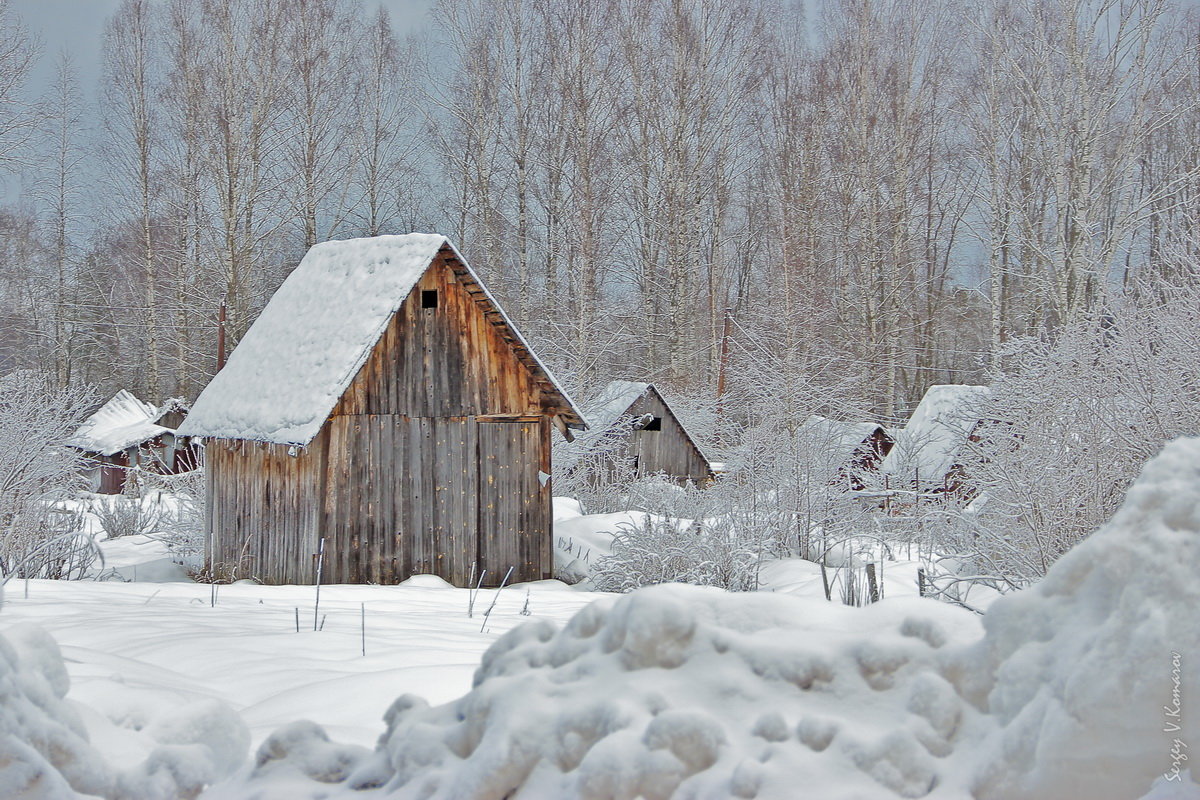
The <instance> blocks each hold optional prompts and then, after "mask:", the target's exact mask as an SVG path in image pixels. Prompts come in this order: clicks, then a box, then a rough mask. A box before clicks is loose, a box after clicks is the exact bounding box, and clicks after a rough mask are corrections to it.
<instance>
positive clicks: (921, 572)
mask: <svg viewBox="0 0 1200 800" xmlns="http://www.w3.org/2000/svg"><path fill="white" fill-rule="evenodd" d="M917 594H919V595H921V597H924V596H925V568H924V567H920V568H919V569H917Z"/></svg>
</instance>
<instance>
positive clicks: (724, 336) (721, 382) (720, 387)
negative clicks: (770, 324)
mask: <svg viewBox="0 0 1200 800" xmlns="http://www.w3.org/2000/svg"><path fill="white" fill-rule="evenodd" d="M732 320H733V309H732V308H729V307H728V306H726V308H725V326H724V329H723V330H722V332H721V360H720V361H719V362H718V364H717V416H718V417H719V416H722V415H723V413H724V410H725V409H724V398H725V372H726V368H727V365H728V362H729V326H730V324H731V322H732Z"/></svg>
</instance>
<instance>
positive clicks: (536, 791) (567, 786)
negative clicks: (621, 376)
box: [0, 440, 1200, 800]
mask: <svg viewBox="0 0 1200 800" xmlns="http://www.w3.org/2000/svg"><path fill="white" fill-rule="evenodd" d="M1198 562H1200V440H1184V441H1180V442H1176V443H1174V444H1172V445H1170V446H1169V447H1168V448H1167V449H1166V450H1165V451H1164V453H1163V454H1162V455H1161V456H1159V457H1158V458H1157V459H1155V460H1154V461H1153V462H1151V464H1149V465H1148V466H1147V467H1146V469H1145V470H1144V472H1143V475H1142V477H1141V479H1140V480H1139V481H1138V483H1137V484H1136V485H1135V486H1134V487H1133V489H1131V490H1130V492H1129V496H1128V498H1127V500H1126V503H1125V505H1124V506H1123V507H1122V509H1121V511H1120V512H1119V513H1118V514H1117V515H1116V516H1115V517H1114V519H1113V521H1112V522H1111V523H1110V524H1109V525H1107V526H1106V527H1105V528H1104V529H1102V530H1101V531H1100V532H1098V533H1097V534H1095V535H1094V536H1093V537H1091V538H1090V539H1088V540H1086V541H1085V542H1083V543H1082V544H1080V545H1079V546H1078V547H1077V548H1076V549H1075V550H1073V551H1072V552H1071V553H1069V554H1067V555H1066V556H1065V557H1064V558H1062V559H1061V560H1060V561H1059V562H1058V564H1056V565H1055V566H1054V567H1053V568H1052V569H1051V571H1050V573H1049V575H1048V576H1047V577H1046V579H1045V580H1044V581H1043V582H1042V583H1040V584H1038V585H1037V586H1035V587H1034V588H1032V589H1030V590H1028V591H1025V592H1022V593H1019V594H1016V595H1012V596H1008V597H1004V598H1001V599H999V600H997V601H995V602H994V603H993V604H992V606H991V607H990V609H989V610H988V612H987V614H986V615H985V616H984V617H983V618H982V620H981V619H980V618H979V617H977V616H975V615H973V614H971V613H970V612H967V611H965V610H962V609H958V608H955V607H952V606H949V605H946V604H941V603H937V602H934V601H932V600H928V599H922V598H914V597H900V596H896V595H894V594H892V592H891V584H888V580H889V576H888V575H887V572H886V570H887V568H886V567H885V577H884V582H885V595H887V597H886V599H884V600H883V601H882V602H880V603H877V604H874V605H871V606H868V607H865V608H850V607H845V606H841V605H838V604H830V603H827V602H825V601H824V600H823V599H814V598H813V597H812V594H813V589H814V588H817V591H820V589H819V588H818V587H819V576H818V578H817V583H816V584H814V582H813V581H812V579H811V568H809V572H810V575H809V577H808V578H807V579H805V578H804V576H803V574H802V570H801V569H800V567H799V565H795V564H789V563H781V564H778V565H776V566H771V565H767V569H766V570H764V571H765V572H766V573H767V578H768V583H769V585H771V586H772V588H785V590H786V589H790V590H794V591H798V592H800V593H801V594H803V595H806V596H795V595H790V594H786V593H784V592H774V593H767V592H757V593H745V594H727V593H724V592H721V591H719V590H716V589H705V588H700V587H688V586H679V585H668V586H660V587H651V588H649V589H644V590H641V591H638V592H635V593H632V594H629V595H625V596H620V597H614V596H599V595H595V594H588V593H584V592H579V591H575V590H572V589H570V588H567V587H565V586H563V585H562V584H559V583H557V582H540V583H535V584H530V585H527V586H514V587H509V588H508V589H505V590H503V592H501V593H500V595H499V600H498V602H497V604H496V608H495V610H494V611H493V614H492V617H491V618H490V622H488V623H486V625H485V627H487V628H488V630H487V631H486V632H482V633H481V632H480V626H481V625H484V620H483V619H482V614H483V612H484V611H486V610H487V607H488V606H489V604H490V603H491V601H492V599H493V597H495V596H496V592H495V591H491V590H484V591H482V592H481V593H480V594H479V596H478V597H477V598H476V601H475V616H474V617H473V618H468V617H467V615H466V607H467V603H468V602H469V600H468V598H469V592H467V591H466V590H460V589H453V588H448V587H446V586H445V584H443V583H441V582H440V581H438V580H437V579H433V578H429V577H418V578H415V579H413V580H411V581H409V582H407V583H406V584H404V585H401V586H399V587H370V586H356V587H342V586H338V587H323V588H322V592H321V594H322V599H321V605H322V609H323V610H322V612H321V613H322V615H323V617H324V620H325V627H324V630H322V631H319V632H314V631H313V630H311V628H312V624H313V617H312V610H313V605H312V602H313V589H312V587H260V586H256V585H252V584H239V585H234V586H227V587H222V588H221V589H220V590H219V593H218V594H217V596H216V597H215V605H214V604H213V601H214V597H213V595H212V590H211V589H210V587H208V586H201V585H196V584H144V583H130V584H120V583H111V582H110V583H53V582H41V581H34V582H31V589H30V595H29V598H28V599H26V598H25V597H24V596H23V595H19V594H18V592H17V591H15V589H16V587H14V586H10V587H9V592H8V604H7V605H6V607H5V608H4V609H3V612H2V615H0V623H2V624H3V626H4V628H3V630H0V701H2V702H0V751H3V752H2V753H0V754H2V755H3V756H4V758H0V787H3V789H4V790H5V791H3V792H0V795H3V796H19V797H46V798H58V797H69V796H71V795H69V794H67V793H66V792H65V787H64V783H63V782H64V781H69V782H70V783H71V785H72V786H74V787H75V789H76V790H79V791H83V792H91V793H94V794H103V795H105V796H107V797H111V798H122V797H130V798H133V797H138V798H157V797H162V798H167V797H178V796H191V795H192V794H194V793H196V792H199V791H200V788H201V787H203V786H205V785H207V786H208V788H207V789H206V790H205V791H204V795H203V796H204V797H206V798H248V797H254V798H259V799H260V800H270V798H288V799H289V800H291V799H292V798H318V797H320V798H328V799H329V800H334V799H335V798H349V797H370V796H388V797H397V798H408V797H413V798H415V797H420V798H425V799H426V800H428V799H429V798H455V800H458V799H460V798H461V799H463V800H466V799H468V798H478V799H480V800H483V799H484V798H490V799H491V800H501V798H506V797H511V798H514V800H520V799H521V798H524V799H525V800H529V799H531V798H560V797H561V798H570V797H578V798H606V799H607V798H630V799H632V798H634V797H639V796H640V797H646V798H666V797H679V798H685V797H687V798H702V797H704V798H708V797H711V798H728V797H741V798H754V797H757V798H781V799H783V798H795V797H801V796H809V797H818V798H822V800H837V798H887V797H913V798H915V797H928V798H934V799H935V800H936V799H938V798H944V799H949V798H955V799H957V798H976V799H977V800H1008V799H1009V798H1013V799H1014V800H1015V798H1035V799H1036V798H1046V799H1047V800H1049V799H1050V798H1063V797H1087V798H1089V800H1107V799H1108V798H1111V799H1112V800H1118V799H1120V800H1127V798H1136V797H1143V796H1145V797H1152V798H1155V800H1182V799H1183V798H1195V797H1196V795H1197V791H1198V790H1197V787H1196V785H1195V784H1192V783H1185V780H1186V779H1187V775H1186V773H1185V772H1184V770H1185V769H1186V767H1187V766H1188V763H1187V761H1186V760H1185V759H1184V756H1186V755H1188V752H1187V746H1188V744H1189V743H1195V742H1197V741H1200V713H1196V712H1194V711H1193V710H1192V707H1191V704H1192V701H1191V700H1190V698H1195V697H1200V669H1197V668H1196V664H1197V663H1200V626H1197V625H1196V624H1195V617H1194V614H1195V609H1196V608H1197V607H1200V587H1197V585H1196V583H1195V581H1194V579H1193V575H1192V573H1193V571H1194V565H1195V564H1196V563H1198ZM892 572H893V573H895V575H896V577H897V578H902V576H903V572H904V570H903V569H893V570H892ZM806 580H807V582H806ZM771 582H773V583H771ZM896 586H897V589H896V591H897V592H899V591H900V589H899V586H900V584H896ZM593 600H595V601H596V602H591V601H593ZM361 603H366V605H367V617H366V619H367V655H366V656H365V657H364V656H362V654H361V650H360V647H361V642H360V639H359V635H360V629H359V619H360V618H359V612H360V608H361V606H360V604H361ZM526 606H527V607H528V610H529V611H530V612H531V616H528V617H527V616H524V615H523V614H522V613H521V612H522V611H523V610H524V609H525V608H526ZM297 608H299V609H300V612H301V627H302V631H301V632H299V633H297V632H296V630H295V613H296V612H295V609H297ZM526 621H528V622H530V623H531V624H528V625H521V624H520V623H522V622H526ZM26 623H33V624H34V625H37V626H40V628H38V627H32V626H30V625H28V624H26ZM42 629H44V630H45V631H48V632H49V633H50V635H51V636H53V639H51V638H50V637H49V636H46V635H45V634H44V633H43V632H42ZM505 631H507V633H504V632H505ZM502 633H503V635H502V636H501V635H500V634H502ZM498 636H499V639H497V637H498ZM55 640H57V643H58V644H57V645H56V644H55ZM489 645H490V647H489ZM59 647H61V650H62V656H61V657H60V656H59V655H58V653H57V650H58V648H59ZM64 661H65V666H64ZM68 686H69V692H68V691H67V690H68ZM304 720H310V721H309V722H305V721H304ZM1172 725H1174V726H1176V727H1177V730H1172V728H1171V727H1170V726H1172ZM85 737H86V739H88V740H90V742H91V744H88V742H87V741H85ZM377 738H378V744H376V740H377ZM247 744H250V745H253V746H254V747H255V748H256V750H254V751H253V752H254V755H253V757H251V758H250V759H249V760H246V761H244V762H243V758H244V757H245V755H246V752H247V748H246V745H247ZM47 759H48V760H50V761H51V762H53V763H52V765H50V766H48V765H47V764H46V760H47ZM239 764H240V766H239ZM1175 769H1178V770H1179V772H1178V773H1175V772H1174V771H1173V770H1175ZM1152 784H1154V787H1153V789H1152V788H1151V785H1152ZM1148 793H1149V794H1148Z"/></svg>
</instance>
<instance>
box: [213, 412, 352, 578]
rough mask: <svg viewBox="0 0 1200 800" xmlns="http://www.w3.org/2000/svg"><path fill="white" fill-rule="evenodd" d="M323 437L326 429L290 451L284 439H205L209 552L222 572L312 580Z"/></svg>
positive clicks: (324, 445) (319, 514)
mask: <svg viewBox="0 0 1200 800" xmlns="http://www.w3.org/2000/svg"><path fill="white" fill-rule="evenodd" d="M328 442H329V431H328V428H326V429H325V430H322V431H321V432H320V433H319V434H317V436H316V438H314V439H313V441H312V442H311V443H310V444H309V445H308V447H305V448H296V449H295V451H294V452H295V453H296V454H295V455H291V452H293V450H292V448H289V447H287V446H285V445H278V444H264V443H262V442H247V441H241V440H233V441H227V440H219V439H213V440H211V441H209V443H208V445H207V447H206V448H205V453H204V458H205V475H206V478H205V480H206V482H207V488H208V492H207V496H208V500H207V514H206V516H207V518H208V522H209V525H208V528H209V530H208V532H209V537H210V539H209V543H208V552H209V558H210V563H211V564H212V566H213V569H214V570H215V571H216V572H217V574H218V575H219V576H225V577H237V578H256V579H258V580H260V581H263V582H264V583H311V582H312V581H313V579H314V576H315V574H316V572H315V559H314V555H313V554H314V553H316V552H317V543H318V540H319V539H320V535H321V533H320V532H321V530H322V522H323V519H322V494H323V491H322V489H323V483H324V478H325V463H326V460H325V456H326V451H327V449H328Z"/></svg>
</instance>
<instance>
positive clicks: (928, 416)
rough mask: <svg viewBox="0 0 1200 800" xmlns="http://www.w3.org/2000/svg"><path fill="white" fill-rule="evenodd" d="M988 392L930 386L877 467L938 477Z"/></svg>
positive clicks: (975, 419) (970, 427) (955, 453)
mask: <svg viewBox="0 0 1200 800" xmlns="http://www.w3.org/2000/svg"><path fill="white" fill-rule="evenodd" d="M988 394H989V390H988V387H986V386H967V385H964V384H942V385H937V386H930V387H929V391H927V392H925V396H924V397H923V398H921V403H920V404H919V405H918V406H917V408H916V410H915V411H913V415H912V417H911V418H910V419H909V421H908V425H906V426H905V427H904V430H902V431H900V432H899V433H897V434H896V446H895V447H894V448H892V451H891V452H890V453H888V455H887V458H885V459H884V460H883V464H882V465H881V467H880V469H882V470H883V471H884V472H888V473H891V474H898V473H901V472H906V471H911V470H919V473H920V477H921V479H922V480H929V481H939V480H941V479H942V478H943V477H945V475H946V473H948V472H949V471H950V468H951V467H953V466H954V462H955V461H956V460H957V459H958V457H959V455H960V453H961V451H962V447H963V445H964V444H965V443H966V441H967V439H968V437H970V435H971V432H972V431H973V430H974V429H975V426H976V425H978V424H979V421H980V419H981V418H982V417H981V410H982V406H983V403H984V402H985V401H986V400H987V397H988Z"/></svg>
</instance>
